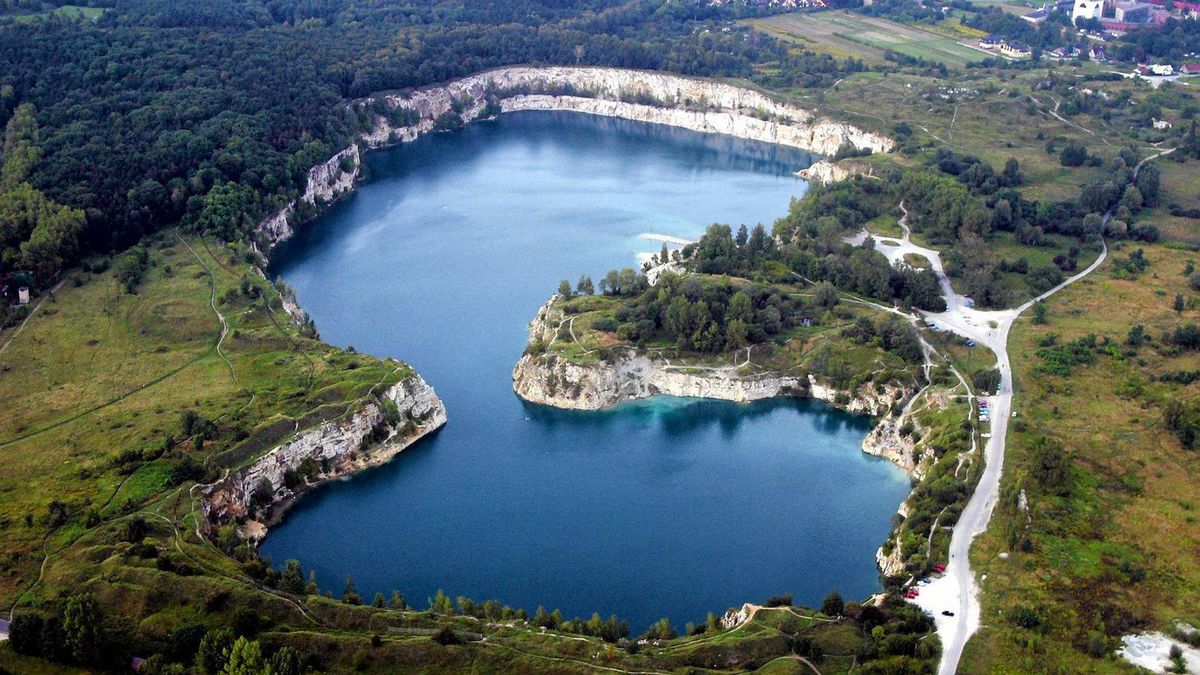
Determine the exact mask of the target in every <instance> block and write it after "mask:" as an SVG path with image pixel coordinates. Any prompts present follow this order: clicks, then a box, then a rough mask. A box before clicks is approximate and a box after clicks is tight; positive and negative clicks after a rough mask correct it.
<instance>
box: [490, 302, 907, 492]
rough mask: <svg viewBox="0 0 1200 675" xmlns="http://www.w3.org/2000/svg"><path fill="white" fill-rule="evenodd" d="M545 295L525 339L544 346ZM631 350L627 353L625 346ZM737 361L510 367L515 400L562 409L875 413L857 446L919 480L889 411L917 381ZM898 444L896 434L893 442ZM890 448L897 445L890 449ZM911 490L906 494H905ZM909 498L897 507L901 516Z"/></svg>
mask: <svg viewBox="0 0 1200 675" xmlns="http://www.w3.org/2000/svg"><path fill="white" fill-rule="evenodd" d="M559 297H560V296H559V295H558V294H554V295H553V296H551V298H550V300H548V301H547V302H546V304H544V305H542V306H541V307H540V308H539V309H538V313H537V315H536V316H535V317H534V319H533V320H532V321H530V323H529V342H530V343H531V344H532V343H535V342H540V343H542V344H549V342H550V341H551V340H552V339H553V337H554V336H555V335H556V334H557V332H558V328H557V325H556V323H555V321H554V319H555V318H557V317H556V316H554V315H553V314H552V313H553V310H554V308H555V303H556V302H557V300H558V299H559ZM630 351H634V350H630ZM736 372H737V367H736V366H717V367H713V366H700V365H694V366H688V365H672V364H671V363H670V361H668V360H666V359H658V358H654V357H649V356H646V355H645V354H640V353H637V352H636V351H634V353H633V354H632V355H623V356H620V357H618V358H615V359H613V360H611V361H596V362H594V363H586V364H581V363H574V362H571V361H569V360H568V359H566V358H565V357H562V356H560V355H558V354H556V353H553V352H544V353H540V354H532V353H525V354H523V355H522V356H521V358H520V359H519V360H518V361H517V364H516V366H514V368H513V373H512V379H513V392H514V393H515V394H516V395H517V396H518V397H520V398H521V399H522V400H524V401H527V402H529V403H534V404H538V405H545V406H549V407H553V408H559V409H564V410H584V411H597V410H609V409H612V408H613V407H615V406H618V405H621V404H622V403H628V402H631V401H638V400H644V399H647V398H651V397H654V396H675V397H682V398H706V399H712V400H720V401H730V402H733V403H750V402H754V401H760V400H765V399H770V398H797V399H812V400H818V401H823V402H825V403H828V404H829V405H831V406H833V407H834V408H837V409H839V410H843V411H845V412H849V413H852V414H858V415H867V416H870V417H872V418H875V420H876V422H875V424H874V426H872V428H871V430H870V431H869V432H868V433H867V434H866V436H864V437H863V442H862V451H863V452H864V453H866V454H868V455H873V456H876V457H881V458H883V459H887V460H889V461H891V462H892V463H893V464H895V465H896V466H897V467H899V468H900V469H901V470H903V471H904V472H905V474H907V475H908V477H909V478H910V480H911V479H914V478H915V479H917V480H920V479H921V478H922V476H921V473H922V472H921V467H920V466H919V465H916V464H914V462H913V461H912V444H911V443H905V442H899V443H891V442H890V441H891V440H893V439H894V438H896V439H899V434H898V432H897V427H896V424H895V416H894V415H893V414H892V409H893V408H894V407H895V405H896V404H897V403H898V402H900V401H904V400H907V399H908V398H910V397H912V396H914V395H916V393H917V392H918V391H919V389H920V385H913V386H911V387H904V386H897V385H887V386H885V387H883V388H882V391H880V390H879V389H877V388H875V387H873V386H871V385H869V384H864V385H862V386H860V387H859V389H858V390H857V391H847V390H844V389H838V388H837V387H834V386H831V385H829V384H826V383H822V382H820V381H818V380H817V378H816V377H815V376H813V375H812V374H795V375H786V374H773V373H768V374H762V375H756V376H754V377H740V376H738V375H736ZM899 440H901V441H903V439H899ZM895 448H899V449H898V450H895ZM911 495H912V491H911V490H910V491H909V496H911ZM907 501H908V497H907V496H906V497H905V499H904V500H903V501H902V502H901V503H900V505H899V506H898V507H897V510H898V512H900V513H903V512H904V508H905V504H906V503H907Z"/></svg>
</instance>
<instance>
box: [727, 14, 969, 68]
mask: <svg viewBox="0 0 1200 675" xmlns="http://www.w3.org/2000/svg"><path fill="white" fill-rule="evenodd" d="M749 23H750V25H753V26H754V27H755V28H758V29H759V30H762V31H763V32H766V33H769V34H771V35H774V36H776V37H780V38H783V39H787V40H791V41H797V42H801V43H803V44H804V45H805V46H806V47H808V48H810V49H813V50H814V51H819V52H825V53H829V54H832V55H834V56H839V57H854V58H859V59H862V60H864V61H867V62H869V63H881V62H883V60H884V53H885V52H886V51H888V50H892V51H895V52H898V53H901V54H906V55H908V56H913V57H916V58H922V59H926V60H929V61H936V62H939V63H944V64H946V65H947V66H953V67H962V66H965V65H966V64H967V63H971V62H974V61H981V60H983V59H985V58H987V54H985V53H983V52H980V51H978V50H975V49H972V48H971V47H967V46H965V45H962V44H959V42H958V40H959V39H961V38H959V37H956V36H955V34H954V33H955V32H954V31H952V30H950V29H949V28H947V29H946V30H945V31H943V34H939V33H936V32H933V31H929V30H926V29H924V28H919V27H916V26H911V25H905V24H900V23H896V22H894V21H889V20H887V19H880V18H874V17H867V16H861V15H858V14H851V13H849V12H813V13H809V12H804V13H794V14H780V15H777V16H773V17H769V18H765V19H752V20H750V22H749ZM959 28H960V29H961V31H960V32H961V33H962V37H968V36H970V35H971V34H972V32H971V30H970V29H967V28H966V27H964V26H961V25H960V26H959Z"/></svg>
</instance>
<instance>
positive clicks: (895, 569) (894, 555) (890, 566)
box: [875, 541, 908, 577]
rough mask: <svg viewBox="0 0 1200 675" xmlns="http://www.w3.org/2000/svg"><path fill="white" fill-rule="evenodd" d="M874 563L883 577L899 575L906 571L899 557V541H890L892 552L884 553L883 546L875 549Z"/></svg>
mask: <svg viewBox="0 0 1200 675" xmlns="http://www.w3.org/2000/svg"><path fill="white" fill-rule="evenodd" d="M875 565H876V566H877V567H879V572H880V573H881V574H883V576H885V577H899V576H904V575H905V574H907V573H908V570H907V569H905V568H904V560H903V559H901V557H900V542H898V541H893V542H892V552H891V553H887V554H885V553H884V552H883V547H882V546H880V547H879V550H877V551H875Z"/></svg>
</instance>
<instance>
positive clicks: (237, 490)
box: [204, 373, 446, 538]
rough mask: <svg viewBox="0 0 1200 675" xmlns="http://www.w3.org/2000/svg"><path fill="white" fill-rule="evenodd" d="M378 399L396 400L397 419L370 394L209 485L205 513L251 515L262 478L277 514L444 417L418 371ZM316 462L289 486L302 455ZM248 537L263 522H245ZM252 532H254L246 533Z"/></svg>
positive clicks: (258, 532) (391, 452)
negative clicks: (310, 473)
mask: <svg viewBox="0 0 1200 675" xmlns="http://www.w3.org/2000/svg"><path fill="white" fill-rule="evenodd" d="M380 400H387V401H390V402H391V403H393V404H395V406H396V409H397V411H399V413H400V419H399V420H398V421H397V422H396V423H395V424H394V425H391V426H388V425H387V424H386V421H385V411H384V407H383V405H381V404H380V403H379V402H377V401H375V400H369V401H368V402H366V403H365V404H363V405H362V407H361V408H359V409H358V411H357V412H354V413H352V414H350V415H348V416H346V417H345V418H344V419H338V420H331V421H328V422H325V423H323V424H320V425H318V426H316V427H313V428H310V429H306V430H303V431H301V432H300V433H298V434H297V435H296V436H294V437H293V438H292V439H291V440H289V441H287V442H285V443H283V444H281V445H279V446H277V447H275V448H273V449H271V450H270V451H269V452H267V453H265V454H264V455H262V456H261V457H259V458H258V459H256V460H254V461H253V462H252V463H251V464H250V465H248V466H246V467H244V468H242V469H239V470H238V471H236V472H233V473H232V474H230V475H229V476H227V477H225V478H224V479H223V480H221V481H219V482H217V483H216V484H214V485H213V486H212V487H210V488H209V489H208V491H207V493H206V498H205V500H204V513H205V515H206V516H207V517H208V519H209V520H210V522H212V521H217V522H219V521H225V520H234V519H241V518H245V517H247V516H253V514H251V513H249V510H250V509H249V505H250V500H251V498H252V497H253V495H254V492H255V490H257V489H258V486H259V485H260V483H261V482H262V481H263V480H266V481H267V482H269V483H270V484H271V487H272V490H273V498H272V510H273V511H275V515H276V516H278V515H279V512H280V511H281V510H282V509H276V508H275V507H277V506H285V505H286V504H287V503H288V502H290V501H291V499H292V498H294V497H295V496H296V495H298V494H299V493H301V492H304V491H307V490H310V489H312V488H314V487H316V486H318V485H321V484H323V483H326V482H328V481H331V480H334V479H336V478H340V477H343V476H347V475H350V474H353V473H356V472H358V471H361V470H363V469H365V468H367V467H371V466H376V465H379V464H383V463H384V462H387V461H388V460H389V459H391V458H392V457H394V456H396V455H397V454H399V453H400V452H401V451H402V450H404V449H405V448H407V447H409V446H410V445H412V444H413V443H415V442H416V441H418V440H420V439H421V438H423V437H424V436H426V435H427V434H429V433H431V432H433V431H434V430H436V429H438V428H440V427H441V426H442V425H443V424H445V423H446V407H445V406H444V405H443V404H442V401H441V399H439V398H438V396H437V394H436V393H434V391H433V388H432V387H430V386H429V385H428V384H427V383H426V382H425V380H424V379H422V378H421V376H420V375H417V374H416V373H413V374H411V375H409V376H408V377H406V378H405V379H403V380H401V381H400V382H398V383H396V384H394V385H392V386H391V387H389V388H388V389H386V390H385V391H384V392H383V393H382V395H381V399H380ZM379 428H382V429H384V433H385V434H386V435H385V436H384V437H383V438H382V439H381V440H380V441H379V442H377V443H369V442H367V440H368V439H369V437H370V436H371V435H372V433H373V432H374V431H375V430H376V429H379ZM310 459H311V460H312V463H313V464H315V465H316V466H317V467H320V471H319V473H318V474H317V475H316V476H314V477H312V479H311V480H307V481H305V480H302V481H301V484H300V485H297V486H295V487H294V489H292V488H289V487H288V486H287V484H286V483H285V479H284V477H285V475H286V474H287V473H288V472H289V471H299V470H300V468H301V465H302V464H303V463H304V462H305V461H306V460H310ZM245 531H246V533H247V534H248V536H249V538H261V537H262V536H263V535H264V534H265V533H266V527H265V526H262V525H261V524H255V526H254V527H247V528H246V530H245ZM250 533H253V536H250Z"/></svg>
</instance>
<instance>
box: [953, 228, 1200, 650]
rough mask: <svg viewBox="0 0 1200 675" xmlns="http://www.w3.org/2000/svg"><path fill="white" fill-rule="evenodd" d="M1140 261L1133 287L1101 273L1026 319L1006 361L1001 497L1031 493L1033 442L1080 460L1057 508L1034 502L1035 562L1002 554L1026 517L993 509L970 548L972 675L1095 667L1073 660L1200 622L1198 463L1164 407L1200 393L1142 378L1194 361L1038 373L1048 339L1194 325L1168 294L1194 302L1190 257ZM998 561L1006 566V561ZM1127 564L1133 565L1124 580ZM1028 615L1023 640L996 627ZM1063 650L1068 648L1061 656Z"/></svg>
mask: <svg viewBox="0 0 1200 675" xmlns="http://www.w3.org/2000/svg"><path fill="white" fill-rule="evenodd" d="M1130 249H1131V247H1130V246H1128V245H1126V247H1125V250H1124V251H1117V252H1115V253H1116V254H1117V255H1124V254H1127V253H1128V252H1129V251H1130ZM1146 255H1147V257H1148V258H1149V259H1150V260H1151V261H1152V263H1151V267H1150V269H1149V270H1147V271H1146V272H1144V273H1143V274H1142V275H1141V277H1139V278H1138V279H1137V280H1127V279H1121V278H1117V277H1116V275H1115V274H1114V269H1113V266H1112V265H1111V264H1110V263H1106V264H1105V265H1104V266H1103V267H1102V268H1101V269H1100V270H1098V271H1097V272H1096V273H1095V275H1094V276H1093V278H1090V279H1087V280H1085V281H1083V282H1081V283H1079V284H1077V285H1075V286H1073V287H1070V288H1069V289H1067V290H1066V291H1064V292H1063V293H1061V294H1059V295H1057V296H1055V297H1054V298H1052V299H1051V300H1049V301H1048V302H1047V309H1048V314H1049V317H1050V320H1049V324H1048V325H1042V326H1038V325H1034V324H1033V323H1032V322H1030V321H1027V320H1025V321H1021V322H1019V323H1018V324H1017V325H1016V326H1015V327H1014V331H1013V336H1012V339H1011V341H1010V353H1011V354H1012V355H1013V364H1014V369H1015V378H1016V385H1017V392H1018V396H1017V399H1016V401H1017V405H1016V410H1017V411H1018V415H1019V417H1018V420H1019V421H1020V423H1019V424H1017V423H1014V424H1013V425H1012V426H1011V427H1010V429H1011V430H1012V432H1014V433H1010V435H1009V439H1010V440H1009V450H1008V454H1007V457H1006V465H1005V473H1004V478H1003V479H1002V480H1003V483H1002V491H1003V490H1011V489H1014V488H1015V487H1016V486H1022V485H1026V484H1027V483H1028V478H1027V475H1028V467H1029V462H1030V457H1029V454H1028V449H1029V445H1030V443H1031V442H1032V440H1033V439H1034V438H1035V437H1037V436H1041V435H1047V436H1051V437H1053V438H1056V439H1059V440H1061V441H1062V443H1063V445H1064V447H1065V448H1067V449H1068V450H1069V451H1071V452H1073V453H1074V454H1075V457H1076V461H1075V468H1074V470H1073V471H1074V475H1073V476H1072V480H1071V482H1072V486H1073V487H1072V493H1071V496H1070V497H1069V498H1067V499H1065V500H1064V499H1060V498H1055V497H1053V496H1045V495H1042V496H1039V495H1037V494H1036V493H1032V492H1031V494H1030V498H1031V511H1032V514H1033V518H1034V524H1033V527H1032V532H1033V533H1034V534H1033V537H1032V539H1033V542H1034V550H1033V551H1032V552H1028V553H1022V552H1016V551H1010V541H1009V540H1008V538H1007V533H1008V532H1009V531H1010V530H1011V529H1012V528H1021V527H1023V526H1022V524H1021V521H1022V516H1021V515H1020V514H1018V513H1016V512H1015V511H1014V510H1012V509H1006V508H999V509H997V512H996V519H995V520H994V521H993V524H992V527H991V528H990V529H989V530H988V533H987V534H986V535H985V536H984V537H983V538H982V539H981V542H980V544H979V545H978V546H977V547H976V549H975V550H974V552H973V555H974V557H975V559H976V564H977V565H978V569H979V573H980V574H986V575H987V581H986V582H985V583H984V585H983V587H984V590H985V596H984V598H985V600H984V617H985V621H986V623H987V624H988V626H989V628H988V629H987V630H985V631H983V633H981V637H980V639H979V640H976V641H973V642H972V643H971V645H970V646H969V651H968V661H967V662H966V663H967V664H969V665H971V667H972V669H973V670H977V671H980V672H982V671H984V670H995V669H1000V670H1007V669H1014V668H1027V667H1030V666H1031V664H1038V666H1039V667H1047V668H1048V669H1049V670H1050V671H1054V670H1061V671H1063V672H1066V671H1078V670H1079V669H1089V670H1090V669H1093V668H1101V664H1100V662H1097V661H1092V660H1085V659H1084V657H1083V655H1082V654H1081V653H1080V652H1079V651H1077V649H1081V648H1084V647H1085V646H1086V641H1087V639H1088V638H1089V636H1090V634H1091V633H1093V632H1098V631H1101V630H1103V629H1105V628H1107V629H1108V630H1109V631H1110V632H1118V633H1119V632H1128V631H1131V630H1133V629H1137V628H1145V627H1153V628H1163V627H1167V626H1169V625H1170V624H1171V623H1172V622H1173V621H1175V620H1177V619H1183V620H1188V621H1192V622H1196V621H1198V620H1200V590H1198V589H1200V564H1197V561H1198V560H1200V558H1197V556H1196V552H1197V551H1200V527H1197V526H1196V515H1195V509H1196V507H1197V505H1200V486H1198V485H1197V484H1196V482H1195V480H1194V478H1193V477H1194V476H1195V475H1196V472H1197V471H1200V458H1198V457H1197V455H1196V453H1195V452H1194V451H1185V450H1183V449H1182V448H1181V447H1180V445H1179V444H1178V442H1177V441H1176V440H1175V438H1174V437H1173V436H1172V435H1171V434H1170V433H1169V432H1167V430H1166V429H1165V428H1164V426H1163V423H1162V413H1161V404H1162V402H1163V401H1165V400H1167V399H1169V398H1172V397H1183V398H1191V397H1194V396H1195V395H1196V394H1197V392H1198V391H1200V390H1198V389H1197V385H1190V386H1187V387H1181V386H1179V385H1174V384H1167V383H1156V382H1152V381H1151V380H1150V379H1149V376H1150V375H1151V374H1153V373H1157V372H1162V371H1165V370H1177V369H1194V368H1197V367H1200V355H1196V354H1186V353H1185V354H1183V355H1180V356H1171V357H1167V358H1164V357H1162V356H1160V355H1158V354H1157V353H1156V347H1153V346H1150V347H1142V348H1141V349H1139V350H1137V353H1136V354H1126V355H1122V356H1108V355H1100V356H1098V357H1097V360H1096V362H1095V363H1094V364H1093V365H1090V366H1086V367H1077V368H1076V369H1075V370H1074V371H1073V372H1072V373H1071V375H1069V376H1067V377H1057V376H1053V375H1047V374H1043V373H1039V372H1037V371H1036V370H1035V368H1036V366H1037V365H1038V364H1039V363H1041V359H1040V358H1039V357H1038V356H1037V355H1036V352H1037V343H1038V341H1039V340H1040V339H1042V338H1043V337H1044V336H1046V335H1047V334H1050V333H1056V334H1058V335H1060V336H1061V337H1060V340H1062V341H1067V340H1071V339H1076V338H1079V337H1082V336H1084V335H1086V334H1088V333H1095V334H1096V335H1098V336H1108V337H1112V338H1113V339H1114V340H1116V341H1117V342H1118V343H1121V342H1122V341H1123V340H1124V338H1125V336H1126V334H1127V333H1128V331H1129V328H1130V327H1131V326H1133V325H1134V324H1143V325H1145V326H1146V328H1147V330H1148V332H1149V333H1150V334H1151V335H1154V336H1159V335H1161V334H1162V333H1163V332H1164V331H1166V330H1169V329H1171V328H1172V327H1173V326H1174V325H1176V324H1177V323H1178V322H1179V321H1180V320H1181V318H1182V319H1183V320H1192V321H1196V320H1197V319H1200V315H1198V314H1197V312H1196V310H1194V309H1193V310H1186V311H1185V312H1184V313H1183V316H1182V317H1179V316H1177V315H1176V314H1175V312H1174V311H1173V310H1172V309H1171V302H1172V299H1173V298H1174V295H1175V293H1177V292H1181V293H1184V295H1185V297H1191V296H1193V295H1194V292H1192V291H1191V290H1190V289H1189V288H1188V285H1187V283H1186V280H1185V279H1184V278H1183V276H1182V275H1181V271H1182V270H1183V268H1184V265H1185V261H1186V260H1187V259H1189V258H1194V257H1195V256H1194V255H1192V254H1190V253H1187V252H1183V251H1179V250H1173V249H1169V248H1166V247H1163V246H1155V247H1150V248H1147V249H1146ZM1002 501H1003V500H1002ZM1168 533H1169V534H1168ZM1001 551H1010V553H1009V554H1010V556H1011V557H1010V558H1009V559H1008V560H1003V559H1001V558H1000V557H999V556H998V554H999V553H1000V552H1001ZM1126 561H1127V562H1128V563H1131V564H1132V565H1133V566H1134V567H1133V568H1129V567H1128V566H1127V567H1125V568H1123V567H1122V565H1123V563H1125V562H1126ZM1136 568H1142V569H1144V570H1145V571H1146V578H1145V580H1143V581H1137V580H1136V578H1135V577H1132V576H1131V575H1130V574H1129V572H1128V570H1129V569H1136ZM1022 606H1028V607H1034V608H1038V609H1039V611H1041V612H1043V613H1044V615H1045V617H1046V624H1047V627H1046V629H1045V630H1043V631H1030V630H1026V629H1022V628H1018V627H1016V626H1015V625H1013V623H1012V622H1011V620H1009V619H1006V618H1004V617H1008V616H1011V615H1012V613H1013V612H1014V611H1015V609H1016V608H1018V607H1022ZM1059 642H1065V643H1067V644H1070V645H1072V646H1074V647H1075V648H1076V649H1059V648H1056V646H1055V644H1056V643H1059ZM1106 646H1108V647H1111V646H1113V644H1112V643H1111V642H1109V643H1108V644H1107V645H1106ZM1120 666H1121V664H1118V663H1108V664H1107V665H1105V666H1104V668H1113V669H1116V668H1118V667H1120Z"/></svg>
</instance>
